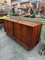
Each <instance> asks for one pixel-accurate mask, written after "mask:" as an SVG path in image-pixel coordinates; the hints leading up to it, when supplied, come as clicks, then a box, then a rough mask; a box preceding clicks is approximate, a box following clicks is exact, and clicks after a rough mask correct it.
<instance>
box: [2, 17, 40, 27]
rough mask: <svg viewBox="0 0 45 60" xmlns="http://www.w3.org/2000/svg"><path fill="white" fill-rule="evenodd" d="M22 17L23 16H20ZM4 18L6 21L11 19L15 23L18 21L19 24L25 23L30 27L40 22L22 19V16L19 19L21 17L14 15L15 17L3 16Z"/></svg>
mask: <svg viewBox="0 0 45 60" xmlns="http://www.w3.org/2000/svg"><path fill="white" fill-rule="evenodd" d="M22 18H23V17H22ZM3 19H4V20H7V21H12V22H16V23H19V24H23V25H27V26H31V27H34V26H38V25H40V24H41V23H39V22H38V23H37V22H36V23H35V22H30V21H28V20H24V18H23V19H21V17H15V18H12V17H10V18H9V17H5V18H3Z"/></svg>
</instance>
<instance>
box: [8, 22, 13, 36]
mask: <svg viewBox="0 0 45 60" xmlns="http://www.w3.org/2000/svg"><path fill="white" fill-rule="evenodd" d="M7 24H8V25H7V26H8V34H9V35H11V36H14V30H13V22H11V21H7Z"/></svg>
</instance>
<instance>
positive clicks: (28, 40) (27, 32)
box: [22, 25, 33, 48]
mask: <svg viewBox="0 0 45 60" xmlns="http://www.w3.org/2000/svg"><path fill="white" fill-rule="evenodd" d="M32 30H33V29H32V27H29V26H25V25H24V26H23V41H22V42H23V43H24V44H25V45H27V46H28V47H30V48H31V45H32Z"/></svg>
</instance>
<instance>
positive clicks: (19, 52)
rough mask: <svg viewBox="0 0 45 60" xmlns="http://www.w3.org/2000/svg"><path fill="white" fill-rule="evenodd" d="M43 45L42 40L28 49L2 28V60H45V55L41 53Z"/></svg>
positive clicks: (0, 44)
mask: <svg viewBox="0 0 45 60" xmlns="http://www.w3.org/2000/svg"><path fill="white" fill-rule="evenodd" d="M42 47H43V44H42V43H41V41H40V42H39V44H38V45H37V46H36V47H35V48H34V49H32V50H31V51H27V50H26V49H25V48H23V46H21V45H20V44H19V43H17V42H16V41H14V40H13V39H11V38H10V37H8V36H7V35H6V33H5V32H4V29H3V28H2V29H0V60H45V56H44V55H42V56H41V55H40V54H39V50H40V49H41V48H42Z"/></svg>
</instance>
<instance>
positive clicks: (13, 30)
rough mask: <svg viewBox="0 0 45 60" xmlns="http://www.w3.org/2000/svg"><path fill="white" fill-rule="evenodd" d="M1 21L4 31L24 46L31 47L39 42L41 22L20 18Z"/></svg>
mask: <svg viewBox="0 0 45 60" xmlns="http://www.w3.org/2000/svg"><path fill="white" fill-rule="evenodd" d="M3 23H4V29H5V32H6V33H7V34H9V35H10V36H12V37H14V38H16V40H17V41H18V42H20V43H21V44H22V45H24V46H25V47H27V48H29V49H32V48H33V47H34V46H36V45H37V43H38V42H39V39H40V33H41V27H42V24H40V23H32V22H27V21H20V20H19V21H17V20H15V21H12V20H4V22H3Z"/></svg>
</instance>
